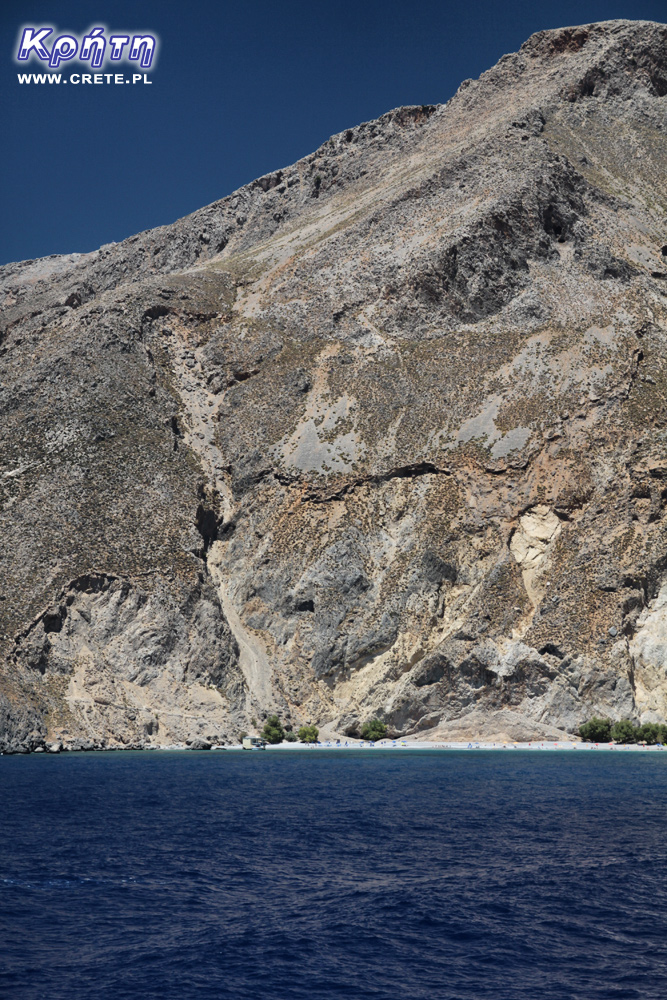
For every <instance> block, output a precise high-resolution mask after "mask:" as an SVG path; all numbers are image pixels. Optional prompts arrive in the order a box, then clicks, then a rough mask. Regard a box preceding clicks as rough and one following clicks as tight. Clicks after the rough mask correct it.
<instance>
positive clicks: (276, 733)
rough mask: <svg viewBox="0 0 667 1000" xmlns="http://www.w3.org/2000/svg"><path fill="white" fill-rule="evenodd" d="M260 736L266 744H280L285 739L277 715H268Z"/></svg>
mask: <svg viewBox="0 0 667 1000" xmlns="http://www.w3.org/2000/svg"><path fill="white" fill-rule="evenodd" d="M262 736H263V737H264V739H265V740H266V742H267V743H282V741H283V740H284V739H285V730H284V729H283V724H282V722H281V721H280V719H279V718H278V716H277V715H270V716H269V717H268V719H267V720H266V724H265V726H264V729H263V730H262Z"/></svg>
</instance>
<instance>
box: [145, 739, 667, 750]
mask: <svg viewBox="0 0 667 1000" xmlns="http://www.w3.org/2000/svg"><path fill="white" fill-rule="evenodd" d="M155 749H156V750H157V749H159V750H187V749H188V747H187V746H186V745H185V744H177V745H173V746H161V747H155ZM242 749H243V747H242V746H241V745H240V744H238V745H235V746H213V747H212V750H242ZM264 749H265V750H269V751H273V752H276V751H280V752H284V751H286V750H287V751H290V752H305V751H313V750H339V751H345V750H360V749H361V750H367V751H376V750H510V751H511V750H532V751H550V750H551V751H553V750H569V751H572V750H576V751H577V752H578V753H590V752H591V751H604V752H609V751H610V750H613V751H614V752H615V753H632V752H641V753H648V752H651V751H652V752H664V751H667V746H662V745H660V744H658V745H656V746H643V745H642V744H637V743H582V742H579V741H577V742H574V741H560V742H559V741H556V742H550V741H547V740H544V741H542V740H534V741H532V742H530V743H512V742H507V743H504V742H496V743H486V742H477V741H475V740H464V741H459V742H454V741H449V742H438V743H435V742H426V741H424V740H413V739H409V738H408V739H404V740H401V739H399V740H379V741H378V742H376V743H369V742H368V741H367V740H366V741H364V740H352V739H349V738H348V739H343V740H341V741H340V743H337V742H336V741H335V740H325V741H323V742H320V743H316V744H305V743H280V744H278V745H276V746H271V745H267V746H266V747H265V748H264ZM199 752H201V751H199Z"/></svg>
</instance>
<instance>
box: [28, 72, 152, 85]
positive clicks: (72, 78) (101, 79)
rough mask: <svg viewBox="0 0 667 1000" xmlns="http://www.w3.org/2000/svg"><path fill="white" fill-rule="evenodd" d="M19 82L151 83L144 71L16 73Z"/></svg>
mask: <svg viewBox="0 0 667 1000" xmlns="http://www.w3.org/2000/svg"><path fill="white" fill-rule="evenodd" d="M17 75H18V79H19V83H68V82H69V83H92V84H96V83H102V84H104V83H117V84H125V83H129V84H133V83H152V82H153V81H152V80H149V79H148V76H147V74H146V73H133V74H132V76H131V77H130V76H125V75H124V74H123V73H70V75H69V76H63V75H62V74H61V73H18V74H17Z"/></svg>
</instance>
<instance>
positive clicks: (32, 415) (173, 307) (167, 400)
mask: <svg viewBox="0 0 667 1000" xmlns="http://www.w3.org/2000/svg"><path fill="white" fill-rule="evenodd" d="M666 177H667V27H665V26H664V25H659V24H653V23H649V22H630V21H610V22H605V23H601V24H592V25H587V26H583V27H578V28H568V29H563V30H558V31H544V32H540V33H539V34H537V35H534V36H533V37H532V38H530V39H529V40H528V41H527V42H526V43H525V44H524V45H523V46H522V47H521V49H520V51H519V52H517V53H515V54H513V55H508V56H504V57H503V58H502V59H501V60H500V62H499V63H498V65H497V66H495V67H494V68H493V69H491V70H489V71H488V72H487V73H484V74H483V75H482V77H481V78H480V79H479V80H476V81H472V80H467V81H465V82H464V83H462V84H461V87H460V88H459V91H458V92H457V94H456V95H455V97H454V98H453V99H452V100H451V101H449V103H448V104H446V105H442V106H431V105H428V106H422V107H406V108H399V109H397V110H395V111H392V112H390V113H388V114H386V115H383V117H381V118H380V119H378V120H377V121H374V122H369V123H366V124H363V125H360V126H358V127H356V128H351V129H349V130H348V131H346V132H343V133H341V134H340V135H335V136H332V137H331V138H330V139H329V140H328V141H327V142H325V143H324V145H323V146H321V148H320V149H318V150H317V151H316V152H315V153H313V154H312V155H311V156H308V157H306V158H305V159H303V160H301V161H299V162H298V163H296V164H295V165H294V166H291V167H288V168H287V169H284V170H278V171H276V172H275V173H274V174H270V175H267V176H265V177H261V178H260V179H259V180H256V181H253V183H251V184H249V185H247V186H246V187H244V188H242V189H241V190H239V191H236V192H235V193H234V194H232V195H230V196H229V197H227V198H224V199H223V200H222V201H219V202H216V203H215V204H213V205H210V206H208V207H207V208H204V209H202V210H201V211H198V212H195V213H194V214H193V215H191V216H189V217H188V218H185V219H182V220H180V221H178V222H176V223H174V224H173V225H169V226H165V227H163V228H160V229H156V230H153V231H150V232H146V233H142V234H140V235H138V236H134V237H132V238H130V239H128V240H125V241H124V242H123V243H120V244H117V245H116V244H112V245H109V246H105V247H102V248H101V249H100V250H99V251H96V252H94V253H90V254H80V255H77V254H75V255H70V256H60V257H50V258H46V259H43V260H35V261H25V262H23V263H20V264H12V265H9V266H7V267H4V268H2V269H1V270H0V302H1V303H2V328H1V333H0V337H1V340H0V383H1V389H0V408H1V413H2V420H1V431H0V433H1V435H2V445H1V454H0V461H1V464H2V471H1V475H0V486H1V490H2V493H1V494H0V501H1V504H2V537H3V545H2V550H1V552H0V560H1V570H0V590H1V593H0V615H1V617H2V620H1V623H0V662H1V663H2V672H1V675H0V732H1V733H2V740H3V741H4V742H3V746H4V747H5V749H20V748H29V747H31V746H35V745H37V744H39V743H40V742H41V741H43V740H44V739H45V738H50V739H61V740H64V742H66V743H67V742H68V741H69V742H70V743H71V744H72V745H102V744H103V743H104V742H107V743H108V744H113V743H118V744H121V745H131V744H146V743H151V742H153V743H168V742H172V741H178V740H185V739H197V738H200V739H201V738H204V739H206V738H209V739H216V740H220V741H225V740H230V739H232V738H234V737H235V736H236V735H237V734H238V732H239V731H240V729H249V728H251V727H252V725H253V722H252V720H253V719H254V720H255V721H256V723H257V724H261V718H262V716H263V714H266V712H268V711H278V712H280V713H281V715H282V716H283V717H284V718H286V719H288V720H291V721H292V722H293V723H294V724H297V723H300V722H302V721H306V720H313V721H317V722H318V723H320V725H322V724H325V725H329V726H330V727H331V729H332V730H335V731H338V732H341V733H354V732H356V731H357V730H358V727H359V726H360V725H361V724H362V723H363V722H364V721H365V720H367V719H369V718H373V717H375V716H379V717H380V718H382V719H384V720H385V722H386V723H387V725H388V726H389V729H390V732H391V733H394V734H405V733H414V732H417V731H419V732H424V733H427V732H428V733H431V734H433V735H434V736H438V735H445V734H446V735H486V736H491V735H502V734H506V735H507V736H510V737H515V738H518V737H526V736H538V735H544V734H548V733H552V732H555V731H559V732H560V733H562V732H563V731H566V732H572V731H573V730H575V729H576V727H577V725H578V724H579V723H580V722H581V721H583V720H584V719H585V718H588V717H590V716H591V715H592V714H594V713H596V714H608V715H610V716H611V717H612V718H619V717H630V718H636V719H642V720H644V721H647V720H649V721H650V720H658V719H659V720H664V719H665V716H666V714H667V536H666V533H665V524H666V520H665V518H666V509H665V507H666V504H667V451H666V448H665V441H666V430H667V397H666V388H667V182H666V179H665V178H666Z"/></svg>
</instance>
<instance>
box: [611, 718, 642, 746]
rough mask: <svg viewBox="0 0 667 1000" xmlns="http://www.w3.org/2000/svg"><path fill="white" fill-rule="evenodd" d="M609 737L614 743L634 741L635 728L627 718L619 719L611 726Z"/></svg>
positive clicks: (635, 738)
mask: <svg viewBox="0 0 667 1000" xmlns="http://www.w3.org/2000/svg"><path fill="white" fill-rule="evenodd" d="M611 738H612V740H614V741H615V742H616V743H636V742H637V730H636V729H635V727H634V726H633V725H632V723H631V722H630V720H629V719H621V721H620V722H615V723H614V725H613V726H612V727H611Z"/></svg>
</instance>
